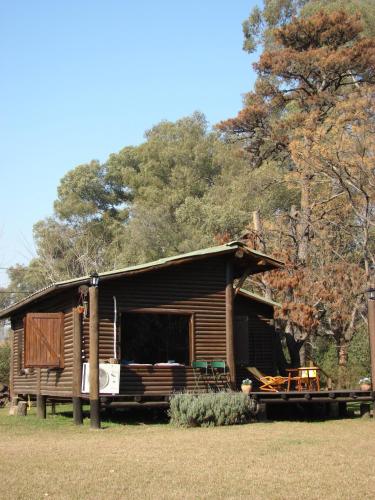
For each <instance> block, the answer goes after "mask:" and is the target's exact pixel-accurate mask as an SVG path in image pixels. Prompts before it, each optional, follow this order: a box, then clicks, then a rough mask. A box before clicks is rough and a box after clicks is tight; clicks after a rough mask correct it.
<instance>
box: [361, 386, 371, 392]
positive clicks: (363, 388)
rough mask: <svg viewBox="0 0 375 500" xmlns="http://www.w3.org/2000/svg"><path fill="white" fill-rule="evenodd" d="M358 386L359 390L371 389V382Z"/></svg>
mask: <svg viewBox="0 0 375 500" xmlns="http://www.w3.org/2000/svg"><path fill="white" fill-rule="evenodd" d="M359 388H360V389H361V391H371V384H361V385H360V386H359Z"/></svg>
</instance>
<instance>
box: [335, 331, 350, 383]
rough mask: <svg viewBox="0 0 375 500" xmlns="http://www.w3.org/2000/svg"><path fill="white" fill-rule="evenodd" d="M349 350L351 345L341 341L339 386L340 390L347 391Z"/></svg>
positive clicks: (339, 347) (339, 350)
mask: <svg viewBox="0 0 375 500" xmlns="http://www.w3.org/2000/svg"><path fill="white" fill-rule="evenodd" d="M348 349H349V343H348V342H346V340H344V339H341V340H340V342H339V345H338V358H339V373H338V384H339V388H340V389H346V388H347V385H348Z"/></svg>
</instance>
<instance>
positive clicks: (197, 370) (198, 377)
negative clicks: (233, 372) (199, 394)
mask: <svg viewBox="0 0 375 500" xmlns="http://www.w3.org/2000/svg"><path fill="white" fill-rule="evenodd" d="M191 367H192V368H193V373H194V381H195V388H196V389H197V390H199V382H205V383H206V382H207V380H208V377H209V373H208V370H209V367H210V364H209V362H208V361H204V360H200V361H193V362H192V363H191Z"/></svg>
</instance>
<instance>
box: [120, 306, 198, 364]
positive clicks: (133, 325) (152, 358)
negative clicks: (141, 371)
mask: <svg viewBox="0 0 375 500" xmlns="http://www.w3.org/2000/svg"><path fill="white" fill-rule="evenodd" d="M189 343H190V316H189V315H182V314H167V313H165V314H159V313H125V314H124V315H123V317H122V324H121V359H122V362H125V363H129V362H133V363H142V364H143V363H150V364H155V363H167V362H171V361H173V362H175V363H180V364H184V365H188V364H189V361H190V360H189Z"/></svg>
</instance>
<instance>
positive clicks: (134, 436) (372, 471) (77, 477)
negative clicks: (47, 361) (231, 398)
mask: <svg viewBox="0 0 375 500" xmlns="http://www.w3.org/2000/svg"><path fill="white" fill-rule="evenodd" d="M127 422H128V423H127ZM0 471H1V474H0V477H1V493H0V498H12V499H13V498H20V499H21V498H22V499H23V498H27V499H29V498H32V499H33V498H77V499H78V498H79V499H85V498H90V499H102V498H189V499H190V498H191V499H193V498H194V499H195V498H197V499H198V498H199V499H200V498H216V499H217V498H251V499H272V500H274V499H275V500H276V499H302V498H304V499H311V500H312V499H364V498H369V499H370V498H371V499H374V498H375V421H374V420H373V419H371V420H370V419H347V420H333V421H326V422H314V423H309V422H271V423H253V424H248V425H243V426H234V427H221V428H199V429H198V428H197V429H178V428H173V427H171V426H170V425H168V424H166V423H152V422H149V423H147V424H142V423H141V420H138V421H131V422H130V423H129V420H124V421H123V423H112V422H105V423H104V429H103V430H100V431H90V430H89V427H88V422H87V421H86V422H85V425H84V426H83V427H81V428H76V427H74V426H73V423H72V420H71V418H68V417H67V416H63V415H56V416H50V415H49V416H48V419H47V420H46V421H39V420H37V419H36V418H35V416H33V415H32V414H31V415H29V416H27V417H26V418H23V417H9V416H8V412H7V410H6V409H3V410H0Z"/></svg>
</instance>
